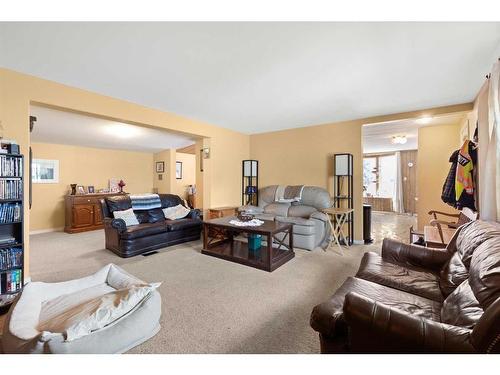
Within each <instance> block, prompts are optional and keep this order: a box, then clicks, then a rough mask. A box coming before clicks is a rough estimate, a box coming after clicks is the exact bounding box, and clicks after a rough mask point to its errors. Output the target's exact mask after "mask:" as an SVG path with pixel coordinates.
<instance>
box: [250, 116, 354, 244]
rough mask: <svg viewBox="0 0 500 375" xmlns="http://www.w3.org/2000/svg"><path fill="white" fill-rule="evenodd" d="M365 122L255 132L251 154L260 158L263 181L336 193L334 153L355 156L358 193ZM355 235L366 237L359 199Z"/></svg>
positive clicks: (255, 157) (260, 172)
mask: <svg viewBox="0 0 500 375" xmlns="http://www.w3.org/2000/svg"><path fill="white" fill-rule="evenodd" d="M361 126H362V122H345V123H337V124H331V125H323V126H314V127H307V128H299V129H291V130H285V131H280V132H273V133H264V134H257V135H252V136H251V137H250V150H251V152H250V156H251V158H252V159H256V160H258V161H259V185H260V187H263V186H267V185H299V184H304V185H312V186H321V187H324V188H326V189H327V190H328V191H329V192H330V194H331V195H333V185H332V184H333V154H335V153H342V152H349V153H352V154H353V157H354V196H355V197H356V198H359V197H361V194H362V176H361V171H362V138H361ZM354 208H355V218H354V220H355V227H354V228H355V235H354V236H355V239H361V237H362V216H361V214H360V213H361V209H362V201H361V199H355V201H354Z"/></svg>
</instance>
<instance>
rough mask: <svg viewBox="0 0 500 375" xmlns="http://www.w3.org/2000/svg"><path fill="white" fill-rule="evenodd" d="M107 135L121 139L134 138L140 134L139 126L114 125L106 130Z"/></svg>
mask: <svg viewBox="0 0 500 375" xmlns="http://www.w3.org/2000/svg"><path fill="white" fill-rule="evenodd" d="M104 130H105V131H106V133H108V134H110V135H113V136H115V137H119V138H132V137H135V136H137V135H138V134H139V132H140V130H139V129H138V127H137V126H133V125H127V124H112V125H110V126H106V127H105V128H104Z"/></svg>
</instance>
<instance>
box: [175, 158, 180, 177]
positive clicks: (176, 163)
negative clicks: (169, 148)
mask: <svg viewBox="0 0 500 375" xmlns="http://www.w3.org/2000/svg"><path fill="white" fill-rule="evenodd" d="M175 178H176V179H178V180H181V179H182V161H176V162H175Z"/></svg>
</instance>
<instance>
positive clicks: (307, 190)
mask: <svg viewBox="0 0 500 375" xmlns="http://www.w3.org/2000/svg"><path fill="white" fill-rule="evenodd" d="M300 203H302V204H304V205H307V206H312V207H315V208H316V209H318V210H322V209H324V208H328V207H331V206H332V202H331V198H330V193H328V191H327V190H326V189H324V188H322V187H319V186H305V187H304V190H303V191H302V197H301V199H300Z"/></svg>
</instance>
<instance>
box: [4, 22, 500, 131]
mask: <svg viewBox="0 0 500 375" xmlns="http://www.w3.org/2000/svg"><path fill="white" fill-rule="evenodd" d="M0 51H1V53H0V66H1V67H5V68H9V69H13V70H16V71H19V72H23V73H27V74H31V75H35V76H38V77H42V78H45V79H49V80H53V81H56V82H60V83H63V84H67V85H70V86H74V87H78V88H82V89H87V90H90V91H93V92H96V93H100V94H104V95H108V96H111V97H115V98H119V99H124V100H128V101H131V102H134V103H138V104H142V105H144V106H147V107H150V108H156V109H159V110H163V111H170V112H174V113H177V114H179V115H183V116H186V117H189V118H193V119H196V120H200V121H205V122H208V123H211V124H215V125H218V126H222V127H226V128H229V129H233V130H236V131H240V132H243V133H248V134H251V133H260V132H266V131H272V130H279V129H286V128H293V127H301V126H309V125H316V124H323V123H331V122H336V121H344V120H352V119H360V118H367V117H370V116H377V115H385V114H392V113H402V112H406V111H413V110H420V109H426V108H432V107H438V106H445V105H451V104H459V103H468V102H471V101H473V99H474V96H475V95H476V93H477V92H478V91H479V89H480V87H481V85H482V83H483V82H484V77H485V75H486V74H487V73H488V72H489V71H490V69H491V66H492V64H493V63H494V61H496V59H497V58H498V57H499V56H498V53H499V52H500V23H498V22H496V23H488V22H484V23H474V22H463V23H460V22H458V23H457V22H433V23H421V22H379V23H377V22H371V23H370V22H367V23H363V22H346V23H342V22H314V23H311V22H267V23H265V22H170V23H169V22H151V23H144V22H133V23H125V22H96V23H82V22H72V23H68V22H42V23H40V22H38V23H37V22H22V23H15V22H14V23H8V22H4V23H0Z"/></svg>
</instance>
